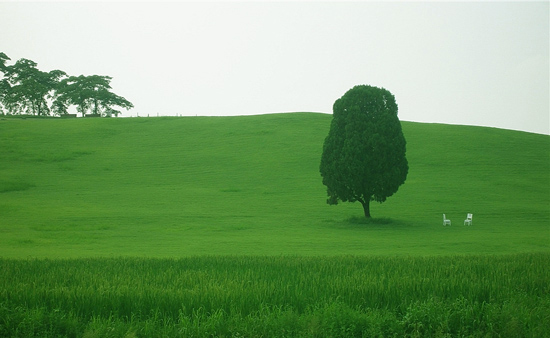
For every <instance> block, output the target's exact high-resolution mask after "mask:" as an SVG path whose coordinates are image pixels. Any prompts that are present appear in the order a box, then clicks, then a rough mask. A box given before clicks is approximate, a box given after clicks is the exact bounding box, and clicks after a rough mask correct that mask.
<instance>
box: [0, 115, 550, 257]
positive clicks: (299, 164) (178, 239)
mask: <svg viewBox="0 0 550 338" xmlns="http://www.w3.org/2000/svg"><path fill="white" fill-rule="evenodd" d="M330 120H331V116H330V115H324V114H312V113H294V114H272V115H263V116H243V117H180V118H168V117H166V118H126V119H68V120H63V119H26V120H20V119H5V120H1V121H0V159H1V160H0V215H2V217H0V232H1V233H2V236H0V256H2V257H28V256H32V257H77V256H79V257H82V256H111V255H114V256H119V255H134V256H156V257H167V256H168V257H177V256H189V255H202V254H259V255H279V254H300V255H334V254H376V255H379V254H382V255H387V254H390V255H401V254H407V255H408V254H413V255H427V254H456V253H465V254H469V253H505V252H527V251H548V250H549V246H550V243H549V238H550V237H549V235H550V228H549V224H550V210H549V205H550V176H549V173H550V157H549V154H550V137H548V136H546V135H537V134H529V133H522V132H517V131H508V130H499V129H492V128H482V127H467V126H450V125H437V124H420V123H410V122H403V131H404V134H405V137H406V139H407V142H408V143H407V158H408V160H409V165H410V171H409V177H408V179H407V181H406V183H405V185H403V186H402V187H401V188H400V190H399V191H398V192H397V194H396V195H394V196H392V197H390V198H389V199H388V200H387V201H386V202H385V203H383V204H377V203H376V204H373V205H372V210H371V211H372V215H373V217H375V218H381V221H380V222H378V223H376V224H363V223H362V221H361V212H362V211H361V207H360V206H359V205H355V204H349V203H348V204H341V205H338V206H328V205H327V204H326V203H325V199H326V198H325V189H324V186H323V185H322V184H321V178H320V175H319V173H318V166H319V160H320V156H321V152H322V144H323V140H324V138H325V136H326V134H327V133H328V129H329V125H330ZM467 212H473V213H474V226H472V227H464V226H462V222H463V220H464V218H465V216H466V213H467ZM442 213H446V214H447V216H448V217H450V218H451V219H452V221H453V226H452V227H451V228H444V227H442V226H441V214H442Z"/></svg>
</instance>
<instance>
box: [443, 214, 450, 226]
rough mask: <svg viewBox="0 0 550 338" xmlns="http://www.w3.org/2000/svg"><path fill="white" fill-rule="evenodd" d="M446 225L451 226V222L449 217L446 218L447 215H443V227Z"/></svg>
mask: <svg viewBox="0 0 550 338" xmlns="http://www.w3.org/2000/svg"><path fill="white" fill-rule="evenodd" d="M446 225H451V220H450V219H447V217H445V214H443V226H446Z"/></svg>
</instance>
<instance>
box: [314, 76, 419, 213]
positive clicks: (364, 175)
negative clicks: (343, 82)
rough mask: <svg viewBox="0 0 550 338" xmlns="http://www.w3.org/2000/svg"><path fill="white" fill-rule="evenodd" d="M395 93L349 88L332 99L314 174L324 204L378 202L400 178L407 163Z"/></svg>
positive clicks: (367, 210) (367, 204)
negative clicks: (323, 194)
mask: <svg viewBox="0 0 550 338" xmlns="http://www.w3.org/2000/svg"><path fill="white" fill-rule="evenodd" d="M405 152H406V141H405V137H404V136H403V132H402V130H401V123H400V121H399V118H398V117H397V103H396V102H395V97H394V96H393V95H392V94H391V93H390V92H389V91H388V90H386V89H383V88H377V87H372V86H367V85H360V86H355V87H353V88H352V89H350V90H349V91H348V92H346V93H345V94H344V95H343V96H342V97H341V98H340V99H338V100H336V102H334V106H333V118H332V123H331V126H330V130H329V133H328V136H327V137H326V139H325V142H324V145H323V155H322V157H321V165H320V172H321V176H322V177H323V184H324V185H326V186H327V195H328V199H327V203H328V204H338V200H341V201H342V202H355V201H359V202H360V203H361V204H362V205H363V210H364V213H365V217H367V218H370V217H371V215H370V202H371V201H377V202H380V203H382V202H384V201H385V200H386V198H388V197H390V196H391V195H393V194H394V193H395V192H397V189H398V188H399V186H400V185H401V184H403V183H404V182H405V179H406V178H407V173H408V171H409V166H408V163H407V158H406V157H405Z"/></svg>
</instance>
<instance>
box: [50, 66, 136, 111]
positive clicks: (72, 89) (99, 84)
mask: <svg viewBox="0 0 550 338" xmlns="http://www.w3.org/2000/svg"><path fill="white" fill-rule="evenodd" d="M111 80H112V78H111V77H110V76H99V75H90V76H84V75H80V76H71V77H69V78H67V79H64V80H63V81H61V83H60V84H59V87H58V90H57V94H56V100H55V101H54V106H55V107H56V108H57V111H58V112H59V113H61V114H63V113H66V107H67V105H76V107H77V108H76V109H77V111H78V112H80V113H82V116H84V115H85V114H86V113H87V112H90V113H91V114H93V115H102V116H113V115H115V116H116V115H118V114H120V111H118V110H116V109H114V108H113V107H114V106H119V107H122V108H126V109H129V108H133V107H134V106H133V105H132V103H130V102H129V101H128V100H126V99H125V98H123V97H122V96H118V95H116V94H114V93H113V92H111V91H110V90H111V86H110V83H111Z"/></svg>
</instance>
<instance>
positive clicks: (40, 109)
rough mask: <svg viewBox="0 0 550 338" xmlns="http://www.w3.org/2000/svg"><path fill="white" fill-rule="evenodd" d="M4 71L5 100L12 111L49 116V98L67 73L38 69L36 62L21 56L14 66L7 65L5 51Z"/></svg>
mask: <svg viewBox="0 0 550 338" xmlns="http://www.w3.org/2000/svg"><path fill="white" fill-rule="evenodd" d="M0 59H1V62H0V63H1V69H0V70H1V71H2V72H3V73H4V79H3V80H2V88H1V89H2V92H3V95H2V102H3V103H4V105H5V106H6V107H7V108H8V110H9V111H11V112H14V113H25V112H26V113H30V114H33V115H49V113H50V109H49V106H48V99H50V98H51V97H52V96H53V93H54V91H55V89H56V87H57V85H58V83H59V80H60V79H61V78H62V77H64V76H66V74H65V72H63V71H60V70H52V71H50V72H43V71H41V70H39V69H38V68H36V65H37V64H36V62H34V61H31V60H28V59H20V60H18V61H17V62H16V63H15V64H13V65H11V66H6V65H5V61H6V60H9V58H7V56H6V55H5V54H4V53H2V55H0Z"/></svg>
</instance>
